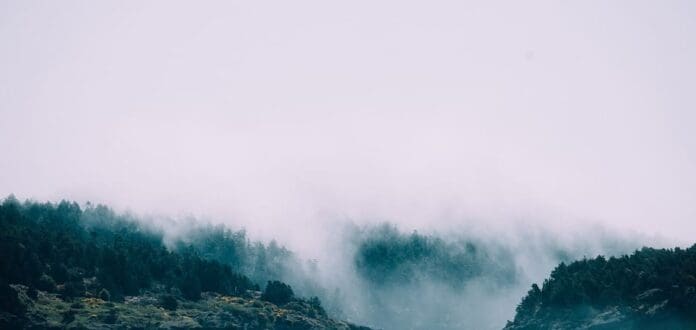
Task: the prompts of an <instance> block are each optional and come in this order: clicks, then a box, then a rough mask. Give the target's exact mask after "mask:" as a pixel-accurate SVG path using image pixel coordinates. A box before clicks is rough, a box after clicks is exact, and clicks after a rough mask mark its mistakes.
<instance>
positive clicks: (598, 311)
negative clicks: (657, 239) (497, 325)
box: [505, 245, 696, 330]
mask: <svg viewBox="0 0 696 330" xmlns="http://www.w3.org/2000/svg"><path fill="white" fill-rule="evenodd" d="M505 329H508V330H513V329H696V245H694V246H692V247H690V248H688V249H680V248H675V249H669V250H667V249H652V248H643V249H641V250H640V251H636V252H635V253H633V254H632V255H630V256H627V255H624V256H621V257H617V258H614V257H612V258H609V259H606V258H604V257H602V256H599V257H597V258H594V259H584V260H580V261H575V262H572V263H570V264H568V265H566V264H564V263H561V264H560V265H559V266H558V267H556V269H554V270H553V272H552V273H551V276H550V278H548V279H547V280H545V281H544V283H543V285H542V287H541V288H539V286H537V285H536V284H534V285H533V286H532V289H531V290H529V292H528V294H527V296H526V297H524V298H523V299H522V302H521V303H520V304H519V306H518V307H517V314H516V315H515V318H514V320H513V321H512V322H508V324H507V326H506V327H505Z"/></svg>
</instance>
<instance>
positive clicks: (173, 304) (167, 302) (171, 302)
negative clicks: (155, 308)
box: [159, 294, 179, 311]
mask: <svg viewBox="0 0 696 330" xmlns="http://www.w3.org/2000/svg"><path fill="white" fill-rule="evenodd" d="M159 304H160V306H162V308H164V309H168V310H170V311H175V310H176V309H177V308H178V307H179V302H178V301H177V300H176V297H174V296H173V295H171V294H163V295H161V296H160V297H159Z"/></svg>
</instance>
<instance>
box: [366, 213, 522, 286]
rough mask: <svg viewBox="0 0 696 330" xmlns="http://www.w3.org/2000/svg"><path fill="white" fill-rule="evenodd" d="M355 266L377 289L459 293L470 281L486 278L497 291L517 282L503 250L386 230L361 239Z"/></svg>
mask: <svg viewBox="0 0 696 330" xmlns="http://www.w3.org/2000/svg"><path fill="white" fill-rule="evenodd" d="M354 262H355V268H356V270H357V272H358V274H359V275H360V276H361V277H362V278H364V279H365V280H367V281H368V282H369V283H372V284H374V285H375V286H380V287H384V286H389V285H403V284H410V283H414V282H417V281H422V280H427V281H435V282H439V283H443V284H445V285H447V286H449V287H451V288H453V289H461V288H462V287H463V286H464V285H466V283H467V282H468V281H469V280H472V279H475V278H486V280H489V281H491V282H494V283H495V284H496V285H508V284H511V283H514V282H515V281H516V279H517V274H516V265H515V262H514V259H513V257H512V255H511V253H510V252H509V251H508V250H506V249H502V248H498V247H492V246H484V245H483V244H482V243H478V242H474V241H472V240H464V239H459V240H456V241H446V240H444V239H442V238H440V237H438V236H434V235H427V234H419V233H418V232H413V233H410V234H406V233H401V232H399V231H398V229H397V228H396V227H394V226H393V225H389V224H385V225H381V226H378V227H376V228H372V229H370V230H369V231H367V232H366V233H365V234H364V235H362V236H361V240H360V243H359V244H358V248H357V251H356V253H355V261H354Z"/></svg>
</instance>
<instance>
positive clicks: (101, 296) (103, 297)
mask: <svg viewBox="0 0 696 330" xmlns="http://www.w3.org/2000/svg"><path fill="white" fill-rule="evenodd" d="M99 299H101V300H104V301H110V300H111V293H109V290H107V289H101V290H100V291H99Z"/></svg>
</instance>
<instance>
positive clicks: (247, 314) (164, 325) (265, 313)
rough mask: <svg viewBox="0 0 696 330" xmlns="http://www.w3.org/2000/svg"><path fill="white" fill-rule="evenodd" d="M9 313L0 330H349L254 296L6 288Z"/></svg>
mask: <svg viewBox="0 0 696 330" xmlns="http://www.w3.org/2000/svg"><path fill="white" fill-rule="evenodd" d="M9 288H10V290H12V293H14V295H10V296H11V297H12V298H11V299H12V300H13V301H12V303H13V306H14V307H13V309H14V310H4V311H0V328H2V329H19V328H24V329H152V328H159V329H195V328H206V329H223V328H224V329H345V330H349V329H354V330H368V329H369V328H367V327H360V326H355V325H353V324H350V323H347V322H343V321H336V320H333V319H331V318H329V317H327V316H326V314H325V313H324V311H323V310H322V309H321V308H318V307H317V306H313V305H312V304H310V303H308V302H305V301H301V300H297V301H292V302H289V303H286V304H283V305H282V306H277V305H275V304H272V303H269V302H267V301H263V300H261V299H260V293H258V292H251V293H250V294H249V295H248V296H246V297H234V296H226V295H220V294H216V293H210V292H206V293H204V294H203V295H202V297H201V299H200V300H198V301H195V302H194V301H185V300H180V299H176V298H174V299H175V300H174V301H169V302H165V301H163V300H162V299H161V295H158V294H155V293H152V292H146V293H144V294H142V295H139V296H128V297H126V298H125V300H124V301H123V302H109V301H105V300H103V299H100V298H96V297H79V298H78V297H76V298H70V299H64V298H61V296H60V295H59V294H56V293H48V292H45V291H34V290H31V289H29V288H28V287H26V286H23V285H10V286H9Z"/></svg>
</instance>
